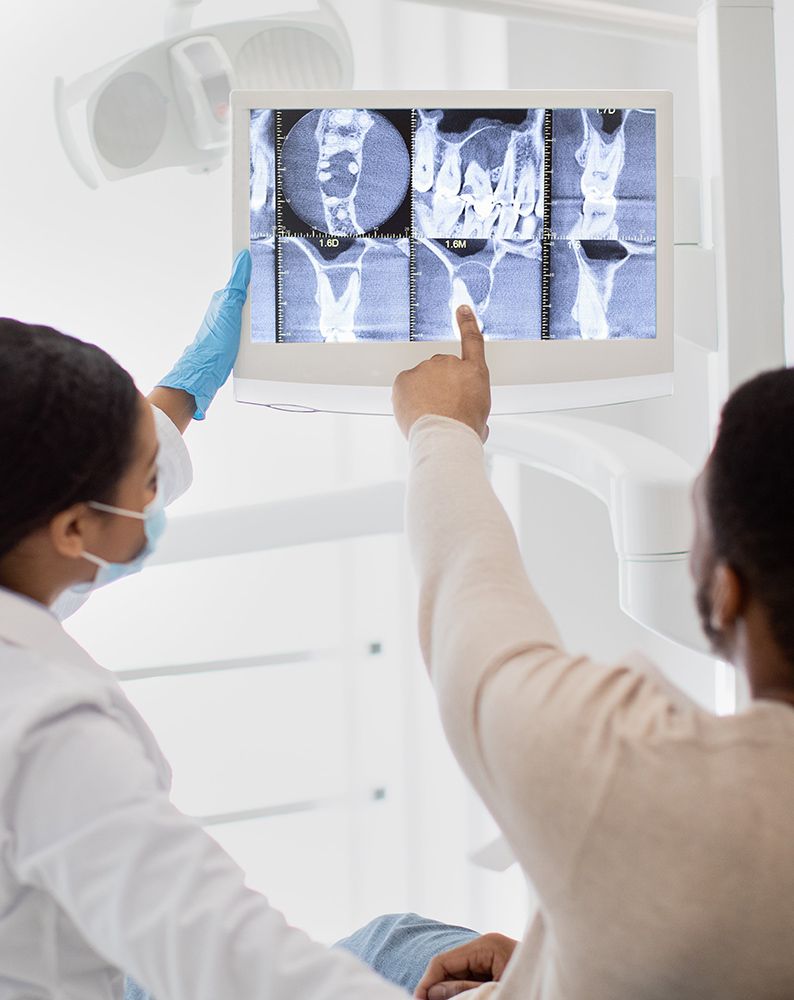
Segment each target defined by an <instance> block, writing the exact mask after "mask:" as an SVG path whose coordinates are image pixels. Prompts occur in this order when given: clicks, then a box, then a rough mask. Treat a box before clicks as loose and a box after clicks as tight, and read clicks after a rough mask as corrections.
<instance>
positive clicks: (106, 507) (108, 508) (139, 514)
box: [88, 500, 146, 521]
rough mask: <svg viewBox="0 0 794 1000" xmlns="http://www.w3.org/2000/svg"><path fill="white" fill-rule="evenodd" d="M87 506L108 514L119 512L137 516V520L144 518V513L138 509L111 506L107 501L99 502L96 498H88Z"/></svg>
mask: <svg viewBox="0 0 794 1000" xmlns="http://www.w3.org/2000/svg"><path fill="white" fill-rule="evenodd" d="M88 506H89V507H93V508H94V510H103V511H106V512H107V513H108V514H121V516H122V517H137V518H138V520H139V521H145V520H146V514H144V513H142V512H141V511H138V510H125V509H124V508H123V507H113V506H112V505H111V504H109V503H100V502H99V501H98V500H89V501H88Z"/></svg>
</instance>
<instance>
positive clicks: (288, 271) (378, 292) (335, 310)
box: [280, 237, 410, 343]
mask: <svg viewBox="0 0 794 1000" xmlns="http://www.w3.org/2000/svg"><path fill="white" fill-rule="evenodd" d="M281 253H282V269H281V276H282V277H281V281H282V295H281V302H282V317H283V328H282V330H281V332H280V337H281V339H282V340H285V341H296V342H298V341H324V342H326V343H352V342H354V341H359V340H379V341H384V340H408V339H409V297H408V280H409V256H410V248H409V241H408V240H407V239H405V240H386V239H368V238H363V239H345V238H335V239H331V240H327V239H322V240H318V239H306V238H300V237H293V238H288V239H284V240H282V241H281Z"/></svg>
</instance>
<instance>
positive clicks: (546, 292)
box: [540, 108, 554, 340]
mask: <svg viewBox="0 0 794 1000" xmlns="http://www.w3.org/2000/svg"><path fill="white" fill-rule="evenodd" d="M553 124H554V123H553V112H552V110H551V108H546V111H545V113H544V115H543V230H542V235H541V242H540V250H541V256H540V339H541V340H550V339H551V316H550V308H551V241H552V230H551V171H552V158H553V141H554V140H553Z"/></svg>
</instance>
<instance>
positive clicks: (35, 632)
mask: <svg viewBox="0 0 794 1000" xmlns="http://www.w3.org/2000/svg"><path fill="white" fill-rule="evenodd" d="M0 641H3V642H7V643H10V644H11V645H13V646H21V647H22V648H23V649H29V650H31V651H33V652H36V653H40V654H41V655H43V656H45V657H46V658H47V659H51V660H60V661H61V662H66V663H68V664H71V665H73V666H78V667H81V668H83V669H85V668H89V669H90V670H92V671H93V672H96V671H101V672H102V673H103V674H104V673H106V671H104V670H103V668H102V667H100V666H99V664H98V663H96V662H95V661H94V660H93V659H92V658H91V657H90V656H89V655H88V653H87V652H86V651H85V650H84V649H83V647H82V646H81V645H80V644H79V643H77V642H75V640H74V639H73V638H72V637H71V636H70V635H68V634H67V633H66V632H65V631H64V628H63V626H62V625H61V623H60V622H59V621H58V619H57V618H56V617H55V615H54V614H53V613H52V611H50V609H49V608H48V607H46V606H45V605H44V604H39V602H38V601H34V600H32V599H31V598H29V597H24V596H23V595H22V594H18V593H16V592H15V591H12V590H7V589H6V588H5V587H0Z"/></svg>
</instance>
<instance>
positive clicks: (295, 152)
mask: <svg viewBox="0 0 794 1000" xmlns="http://www.w3.org/2000/svg"><path fill="white" fill-rule="evenodd" d="M403 114H405V113H403ZM407 120H408V117H407V115H406V122H407ZM281 168H282V177H283V182H282V186H283V193H284V200H285V202H286V203H287V205H288V206H289V209H290V210H291V211H292V212H294V213H295V215H296V216H297V218H298V219H299V220H301V221H302V222H303V223H304V224H305V225H306V226H308V227H309V228H310V229H311V230H312V231H316V232H324V233H328V234H331V235H338V236H356V235H359V234H361V233H367V232H370V231H372V230H375V229H378V228H380V227H382V226H384V225H385V224H386V223H387V222H388V221H389V220H390V219H391V218H392V216H394V214H395V213H396V212H397V210H398V209H399V208H400V206H401V205H402V204H403V202H404V201H405V198H406V194H407V192H408V184H409V179H410V158H409V155H408V150H407V148H406V145H405V142H404V140H403V138H402V136H401V135H400V132H399V131H398V129H397V128H396V127H395V126H394V124H392V122H391V121H389V119H388V118H387V117H386V116H385V114H384V113H382V112H379V111H373V110H367V109H365V108H326V109H323V110H314V111H310V112H309V113H308V114H305V115H303V116H302V117H301V118H299V119H298V121H297V122H295V124H294V125H293V126H292V128H291V129H290V131H289V134H288V135H287V137H286V139H285V140H284V143H283V145H282V148H281ZM406 225H407V219H406ZM287 228H289V227H287ZM295 228H297V227H295ZM403 228H404V227H403ZM307 235H308V232H307Z"/></svg>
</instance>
